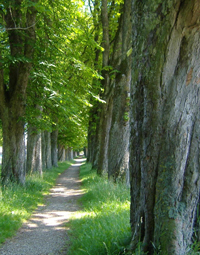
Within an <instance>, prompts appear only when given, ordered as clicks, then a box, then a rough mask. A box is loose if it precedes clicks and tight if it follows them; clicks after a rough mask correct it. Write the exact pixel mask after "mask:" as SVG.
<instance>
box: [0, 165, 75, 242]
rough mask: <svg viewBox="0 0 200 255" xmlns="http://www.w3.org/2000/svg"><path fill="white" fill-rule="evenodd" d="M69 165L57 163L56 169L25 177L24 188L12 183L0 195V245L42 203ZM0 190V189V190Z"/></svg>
mask: <svg viewBox="0 0 200 255" xmlns="http://www.w3.org/2000/svg"><path fill="white" fill-rule="evenodd" d="M70 165H71V163H70V162H67V161H66V162H63V163H59V165H58V167H57V168H55V167H54V168H52V169H50V170H45V171H44V172H43V177H42V178H41V177H39V176H38V174H33V175H30V176H27V178H26V184H25V186H21V185H17V184H15V183H12V184H10V185H8V186H7V187H5V188H4V189H3V190H2V192H1V193H0V243H2V242H4V241H5V239H6V238H8V237H11V236H13V234H14V233H15V232H16V230H17V229H18V228H19V227H20V226H21V225H22V223H23V222H24V221H25V220H26V219H28V218H29V217H30V216H31V214H32V213H33V211H34V210H35V209H36V208H37V206H38V205H41V204H42V203H43V201H44V194H48V192H49V189H50V188H51V187H52V186H53V185H54V184H55V180H56V179H57V177H58V175H59V174H60V173H62V172H63V171H64V170H66V169H67V168H68V167H69V166H70ZM0 190H1V189H0Z"/></svg>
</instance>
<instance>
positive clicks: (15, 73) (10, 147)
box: [0, 0, 36, 185]
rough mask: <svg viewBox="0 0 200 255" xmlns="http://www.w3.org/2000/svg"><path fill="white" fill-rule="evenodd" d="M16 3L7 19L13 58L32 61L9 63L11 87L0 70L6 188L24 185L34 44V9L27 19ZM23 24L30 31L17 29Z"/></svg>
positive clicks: (3, 164) (0, 113) (29, 12)
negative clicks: (28, 104)
mask: <svg viewBox="0 0 200 255" xmlns="http://www.w3.org/2000/svg"><path fill="white" fill-rule="evenodd" d="M35 2H36V1H35ZM15 3H16V5H10V6H9V7H8V9H7V12H6V15H5V20H4V21H5V24H6V31H7V35H8V39H9V46H10V53H11V58H12V59H18V57H21V58H22V57H25V58H26V59H27V60H29V61H28V62H27V63H25V62H23V61H21V60H19V59H18V60H17V61H13V62H12V63H11V64H10V66H9V83H8V84H6V82H5V80H4V74H3V69H1V71H0V80H1V81H0V109H1V111H0V117H1V120H2V128H3V151H4V153H3V161H2V173H1V180H2V183H3V185H4V184H6V183H8V182H10V181H16V182H18V183H21V184H24V182H25V156H24V121H23V116H24V113H25V105H26V88H27V84H28V77H29V74H30V70H31V66H32V64H31V59H32V57H33V52H34V42H35V19H36V10H35V8H34V7H29V8H28V9H27V13H26V16H23V15H24V13H23V12H22V11H21V8H22V7H21V4H22V1H20V0H18V1H15ZM16 6H17V7H16ZM23 21H24V22H23ZM21 25H22V26H24V27H27V29H25V30H23V31H20V30H19V29H18V27H21Z"/></svg>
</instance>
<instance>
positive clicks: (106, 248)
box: [68, 164, 131, 255]
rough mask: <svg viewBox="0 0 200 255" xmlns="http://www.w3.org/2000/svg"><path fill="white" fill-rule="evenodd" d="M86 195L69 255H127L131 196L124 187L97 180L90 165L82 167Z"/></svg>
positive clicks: (72, 223) (73, 225) (72, 229)
mask: <svg viewBox="0 0 200 255" xmlns="http://www.w3.org/2000/svg"><path fill="white" fill-rule="evenodd" d="M80 177H81V179H82V188H83V189H84V191H85V194H84V195H83V196H82V198H81V199H80V203H81V207H82V211H79V212H78V213H77V214H76V216H75V217H73V219H71V221H70V223H68V224H69V225H70V235H71V237H70V240H71V244H70V250H69V253H68V254H69V255H74V254H76V255H80V254H88V255H93V254H98V255H101V254H102V255H105V254H107V255H117V254H124V250H125V248H126V247H127V246H128V245H129V244H130V239H131V229H130V195H129V193H130V192H129V189H128V188H127V187H126V186H125V185H124V184H121V183H119V184H114V183H113V182H111V181H108V180H107V179H106V178H104V177H98V176H97V175H96V172H95V171H93V170H91V165H90V164H85V165H83V166H82V167H81V172H80Z"/></svg>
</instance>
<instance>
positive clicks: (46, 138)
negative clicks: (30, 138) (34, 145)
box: [42, 131, 52, 169]
mask: <svg viewBox="0 0 200 255" xmlns="http://www.w3.org/2000/svg"><path fill="white" fill-rule="evenodd" d="M42 165H43V168H44V169H50V168H52V160H51V133H50V132H48V131H44V132H43V133H42Z"/></svg>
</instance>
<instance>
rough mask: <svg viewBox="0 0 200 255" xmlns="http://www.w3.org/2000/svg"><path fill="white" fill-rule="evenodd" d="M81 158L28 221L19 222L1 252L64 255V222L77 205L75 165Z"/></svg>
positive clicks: (65, 173)
mask: <svg viewBox="0 0 200 255" xmlns="http://www.w3.org/2000/svg"><path fill="white" fill-rule="evenodd" d="M82 162H83V159H76V160H75V164H73V165H72V166H70V167H69V168H68V169H67V170H66V171H65V172H64V173H62V174H61V175H60V176H59V178H58V179H57V181H56V185H55V186H54V187H53V188H52V189H51V191H50V194H49V195H48V196H47V199H46V200H45V201H46V202H45V205H44V206H40V207H39V208H38V209H37V210H36V211H35V213H34V214H33V215H32V217H31V218H30V220H28V221H27V222H26V223H25V224H23V226H22V228H21V229H20V230H19V231H18V232H17V234H16V236H15V237H13V238H12V239H8V240H7V241H6V242H5V244H4V245H3V246H2V247H1V248H0V254H1V255H64V254H67V249H68V248H67V245H66V242H67V240H69V238H68V234H67V229H66V227H65V223H66V222H68V221H69V218H70V217H71V216H72V215H73V213H74V212H76V211H77V210H78V209H79V208H78V205H77V199H78V198H79V197H80V196H81V195H82V191H81V189H80V181H79V166H80V165H81V163H82Z"/></svg>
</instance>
